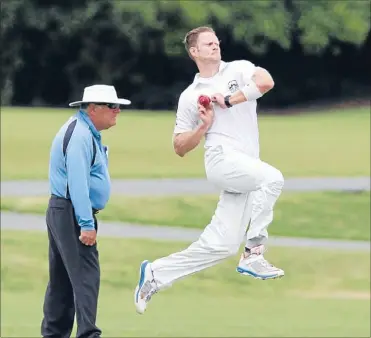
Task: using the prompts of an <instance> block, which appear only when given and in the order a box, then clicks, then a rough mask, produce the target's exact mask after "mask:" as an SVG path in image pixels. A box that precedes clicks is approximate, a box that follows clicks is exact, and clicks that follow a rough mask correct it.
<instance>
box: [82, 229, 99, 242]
mask: <svg viewBox="0 0 371 338" xmlns="http://www.w3.org/2000/svg"><path fill="white" fill-rule="evenodd" d="M96 239H97V232H96V231H95V230H88V231H81V234H80V237H79V240H80V242H81V243H82V244H85V245H89V246H92V245H94V244H95V242H96Z"/></svg>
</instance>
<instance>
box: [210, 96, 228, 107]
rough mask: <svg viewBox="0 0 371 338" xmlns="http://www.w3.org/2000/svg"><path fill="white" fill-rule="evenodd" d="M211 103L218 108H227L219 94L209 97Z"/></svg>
mask: <svg viewBox="0 0 371 338" xmlns="http://www.w3.org/2000/svg"><path fill="white" fill-rule="evenodd" d="M211 101H212V102H216V103H217V104H218V105H219V106H220V108H223V109H227V108H228V107H227V106H226V105H225V103H224V96H223V95H222V94H220V93H216V94H214V95H211Z"/></svg>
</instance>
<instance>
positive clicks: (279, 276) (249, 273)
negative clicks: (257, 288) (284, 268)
mask: <svg viewBox="0 0 371 338" xmlns="http://www.w3.org/2000/svg"><path fill="white" fill-rule="evenodd" d="M236 271H237V272H238V273H240V274H241V275H246V276H250V277H254V278H255V279H261V280H266V279H276V278H282V277H283V276H284V275H277V274H275V275H268V276H263V275H258V274H256V273H254V272H252V271H248V270H245V269H242V268H240V267H237V268H236Z"/></svg>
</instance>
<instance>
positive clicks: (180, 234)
mask: <svg viewBox="0 0 371 338" xmlns="http://www.w3.org/2000/svg"><path fill="white" fill-rule="evenodd" d="M45 227H46V225H45V217H44V216H41V215H28V214H17V213H11V212H2V213H1V231H3V229H12V230H23V231H24V230H35V231H45V230H46V228H45ZM201 231H202V230H197V229H187V228H175V227H166V226H152V225H149V226H147V225H136V224H128V223H111V222H105V221H100V222H99V230H98V234H99V236H105V237H123V238H145V239H152V240H159V241H182V242H183V241H184V242H189V243H190V242H192V241H194V240H196V239H197V238H198V236H199V235H200V234H201ZM269 246H278V247H302V248H304V247H306V248H308V247H309V248H325V249H341V250H347V251H370V242H367V241H335V240H322V239H309V238H286V237H270V239H269Z"/></svg>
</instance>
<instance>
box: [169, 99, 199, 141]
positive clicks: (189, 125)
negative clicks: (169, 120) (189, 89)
mask: <svg viewBox="0 0 371 338" xmlns="http://www.w3.org/2000/svg"><path fill="white" fill-rule="evenodd" d="M196 116H197V106H196V104H195V103H193V102H192V101H190V100H189V99H188V98H187V96H186V95H184V93H182V94H181V95H180V97H179V102H178V108H177V112H176V119H175V127H174V134H179V133H185V132H187V131H192V130H193V129H195V128H196V127H197V124H198V120H197V118H196Z"/></svg>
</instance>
